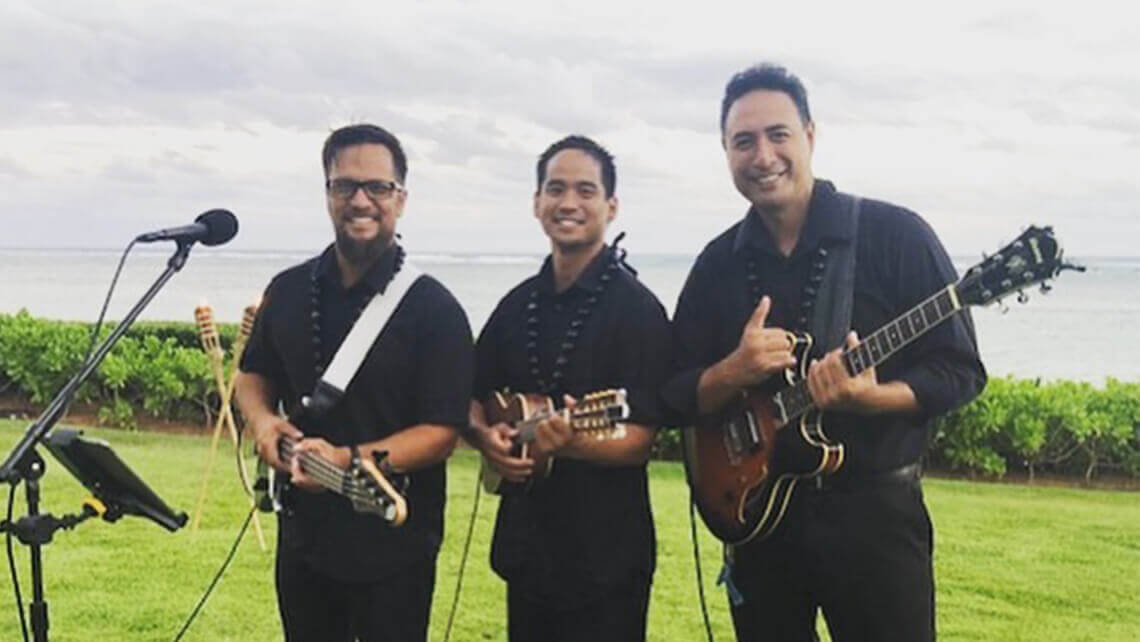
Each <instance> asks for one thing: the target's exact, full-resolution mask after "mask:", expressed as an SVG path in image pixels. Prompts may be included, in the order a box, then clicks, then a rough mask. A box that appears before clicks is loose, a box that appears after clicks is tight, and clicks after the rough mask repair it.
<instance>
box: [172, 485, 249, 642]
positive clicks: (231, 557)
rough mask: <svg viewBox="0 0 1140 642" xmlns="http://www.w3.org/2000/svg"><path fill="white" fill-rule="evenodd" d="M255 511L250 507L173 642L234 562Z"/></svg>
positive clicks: (183, 631) (184, 629)
mask: <svg viewBox="0 0 1140 642" xmlns="http://www.w3.org/2000/svg"><path fill="white" fill-rule="evenodd" d="M256 510H257V507H251V508H250V509H249V514H248V515H246V516H245V523H243V524H242V525H241V530H240V531H238V535H237V538H236V539H235V540H234V545H233V546H231V547H230V553H229V555H226V560H225V561H224V562H222V567H221V568H219V569H218V572H217V574H215V575H214V579H213V580H211V581H210V586H208V587H206V592H205V593H203V594H202V599H200V600H198V604H197V605H196V606H195V607H194V610H193V611H192V612H191V613H190V616H189V617H187V618H186V623H185V624H183V625H182V630H181V631H179V632H178V635H176V636H174V642H178V640H181V639H182V636H183V635H185V634H186V631H187V630H188V629H189V628H190V625H191V624H193V623H194V620H195V619H196V618H197V617H198V613H199V612H200V611H201V610H202V607H203V606H204V605H205V604H206V600H208V599H209V598H210V594H211V593H213V592H214V587H216V586H217V585H218V582H219V581H220V580H221V579H222V574H223V573H225V572H226V569H227V568H229V566H230V562H232V561H233V560H234V555H236V554H237V549H238V545H240V544H241V540H242V538H244V537H245V532H246V530H247V529H249V523H250V522H251V521H253V513H254V512H255V511H256Z"/></svg>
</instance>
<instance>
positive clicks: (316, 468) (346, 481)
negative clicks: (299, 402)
mask: <svg viewBox="0 0 1140 642" xmlns="http://www.w3.org/2000/svg"><path fill="white" fill-rule="evenodd" d="M296 446H297V440H295V439H293V438H292V437H287V436H284V435H282V436H281V439H280V440H279V441H278V442H277V457H278V458H279V459H280V460H281V461H282V462H283V463H286V464H289V465H292V464H293V460H294V459H298V462H299V463H300V465H301V471H302V472H304V473H305V474H306V475H308V476H309V477H311V478H312V479H313V480H315V481H316V482H317V483H319V484H320V485H321V486H322V487H324V488H326V489H328V490H331V491H333V492H334V493H337V494H338V495H344V496H345V497H351V493H352V492H353V488H352V483H351V479H350V478H349V476H348V475H347V474H345V471H344V469H342V468H340V467H339V466H337V465H336V464H334V463H332V462H331V461H329V460H327V459H325V458H324V457H321V456H320V455H317V454H315V453H311V452H307V451H306V452H301V453H297V452H296Z"/></svg>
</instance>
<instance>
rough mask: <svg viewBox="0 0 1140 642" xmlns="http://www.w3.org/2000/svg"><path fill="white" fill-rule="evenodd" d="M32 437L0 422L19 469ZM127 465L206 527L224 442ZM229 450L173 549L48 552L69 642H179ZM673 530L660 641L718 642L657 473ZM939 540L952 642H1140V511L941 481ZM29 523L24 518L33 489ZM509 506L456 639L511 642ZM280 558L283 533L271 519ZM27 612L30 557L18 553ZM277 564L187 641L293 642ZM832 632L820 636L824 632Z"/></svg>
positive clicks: (1121, 503) (136, 523)
mask: <svg viewBox="0 0 1140 642" xmlns="http://www.w3.org/2000/svg"><path fill="white" fill-rule="evenodd" d="M24 425H25V424H24V423H18V422H12V421H0V447H2V448H3V452H4V453H6V452H7V450H8V449H9V448H10V447H11V445H12V444H13V443H14V442H15V441H16V440H17V439H18V437H19V435H20V433H21V431H22V430H23V428H24ZM88 433H89V434H92V435H95V436H99V437H102V438H104V439H107V440H108V441H110V442H111V443H112V445H113V446H114V448H115V450H116V451H117V452H118V453H119V454H120V456H121V457H122V458H123V459H125V460H126V461H127V462H128V463H129V464H130V465H131V466H132V467H133V468H134V469H135V470H136V471H137V472H138V473H139V475H140V476H141V477H143V478H144V479H145V480H146V481H147V482H148V483H149V484H150V485H151V487H152V488H154V489H155V490H156V491H157V492H158V493H159V494H160V495H161V496H162V497H163V498H164V499H166V500H167V502H168V503H170V504H171V505H172V506H175V507H177V508H179V509H181V510H185V511H186V512H187V513H192V512H193V509H194V503H195V501H196V499H197V495H198V489H199V485H200V482H201V474H202V470H203V468H204V465H205V460H206V454H207V451H208V448H209V441H208V440H206V439H203V438H197V437H188V436H179V435H165V434H153V433H126V432H121V431H111V430H89V431H88ZM230 453H231V451H230V449H229V448H228V447H227V448H225V449H224V450H223V451H222V454H221V455H220V456H219V459H218V464H217V466H216V467H215V475H214V477H213V479H212V480H211V486H210V488H211V493H210V497H209V501H208V503H207V505H206V510H205V512H204V517H203V519H202V524H201V527H200V529H199V531H198V532H197V533H196V534H191V533H190V532H189V527H187V528H185V529H183V530H182V531H180V532H178V533H175V534H170V533H167V532H166V531H165V530H162V529H161V528H159V527H157V526H155V525H154V524H153V523H151V522H149V521H146V520H141V519H138V518H126V519H124V520H122V521H120V522H118V523H117V524H108V523H105V522H102V521H95V520H91V521H88V522H86V523H84V524H82V525H80V526H79V527H78V529H76V530H75V531H65V532H61V533H57V535H56V538H55V540H54V541H53V542H52V543H51V544H49V545H48V546H46V547H45V548H44V568H45V576H46V579H47V586H46V591H47V593H46V594H47V599H48V602H49V605H50V609H51V624H52V627H51V634H52V635H51V637H52V639H54V640H61V641H62V640H120V639H144V640H170V639H172V638H173V636H174V634H175V633H176V632H177V631H178V629H179V628H180V626H181V625H182V621H183V620H184V618H185V617H186V615H187V614H188V613H189V612H190V610H191V608H192V607H193V606H194V604H195V603H196V602H197V600H198V598H199V596H200V595H201V593H202V591H203V590H204V589H205V587H206V586H207V584H208V583H209V581H210V579H211V578H212V577H213V575H214V573H215V571H216V569H217V568H218V566H219V564H220V563H221V562H222V560H223V558H224V557H225V555H226V552H227V551H228V550H229V547H230V545H231V543H232V542H233V538H234V536H235V535H236V534H237V531H238V528H239V526H240V525H241V521H242V519H243V518H244V516H245V511H246V510H247V508H246V507H247V504H246V503H245V499H244V497H243V496H242V495H241V491H240V487H239V485H238V482H237V478H236V475H235V473H234V468H235V467H234V465H233V457H232V456H227V455H229V454H230ZM477 470H478V463H477V459H476V457H475V456H473V454H472V453H471V452H470V451H461V452H458V453H457V454H456V455H455V457H454V458H453V459H452V461H451V464H450V469H449V472H450V476H449V479H448V482H449V488H450V493H449V501H448V512H447V539H446V542H445V544H444V549H443V553H442V554H441V557H440V564H439V577H438V581H437V585H436V604H435V608H434V610H433V617H432V639H433V640H436V641H438V640H441V639H442V636H443V630H444V628H445V626H446V623H447V615H448V612H449V610H450V607H451V603H452V598H453V596H454V590H455V577H456V572H457V569H458V567H459V562H460V555H461V552H462V549H463V538H464V536H465V535H466V532H467V524H468V521H467V520H468V518H469V517H470V514H471V507H472V499H473V496H474V487H475V476H476V473H477ZM650 472H651V489H652V493H653V508H654V513H655V515H656V518H657V533H658V570H657V575H656V577H655V580H656V581H655V583H654V589H653V600H652V602H651V604H650V611H649V631H650V633H649V637H650V639H651V640H681V641H686V642H688V641H699V640H703V639H704V629H703V624H702V622H701V615H700V608H699V603H698V600H697V592H696V576H695V574H694V571H693V558H692V544H691V543H690V540H689V522H688V510H687V505H686V502H687V497H688V494H687V490H686V488H685V480H684V471H683V470H682V468H681V466H680V465H679V464H673V463H655V464H653V465H652V466H651V468H650ZM926 495H927V501H928V502H929V504H930V507H931V512H932V514H933V515H934V520H935V524H936V528H937V534H936V564H937V582H938V625H939V635H940V638H941V639H943V640H1001V641H1005V640H1066V641H1074V640H1097V641H1104V640H1121V641H1131V640H1137V639H1140V494H1137V493H1128V492H1110V491H1085V490H1076V489H1056V488H1037V487H1024V486H1010V485H996V484H982V483H969V482H961V481H944V480H928V481H927V482H926ZM83 496H84V493H83V489H82V488H81V487H80V486H79V485H78V484H77V483H76V482H74V481H73V480H72V479H71V478H70V476H69V475H68V474H67V473H66V471H65V470H64V469H63V468H62V466H60V465H58V464H56V463H55V461H54V460H50V459H49V462H48V475H47V477H46V478H45V483H44V489H43V498H42V502H43V505H44V508H45V509H46V510H48V511H50V512H52V513H54V514H56V515H60V514H63V513H70V512H76V511H77V510H78V508H79V502H80V501H81V500H82V498H83ZM18 498H19V499H18V500H17V503H16V515H17V516H18V515H19V514H20V513H21V512H22V511H23V509H24V502H23V489H22V488H21V490H20V492H19V493H18ZM494 512H495V499H494V498H493V497H492V498H488V497H487V496H486V495H484V496H483V497H482V499H481V502H480V506H479V514H478V521H477V523H476V528H475V536H474V540H473V541H472V544H471V553H470V557H469V559H468V562H467V572H466V577H465V578H464V586H463V591H462V595H461V601H460V607H459V611H458V613H457V615H456V618H455V630H454V631H453V632H452V639H453V640H456V641H467V640H504V639H505V638H506V636H505V633H504V626H503V621H504V607H503V597H504V590H503V585H502V583H501V582H500V581H499V580H498V579H497V578H496V577H495V576H494V575H493V574H492V573H491V571H490V569H489V567H488V565H487V557H488V546H489V543H490V539H491V528H492V525H493V521H494ZM262 523H263V525H264V526H265V527H266V531H267V532H266V535H267V538H268V539H269V541H270V542H272V541H273V520H272V519H269V518H267V516H264V515H263V516H262ZM700 531H701V542H700V544H701V552H702V558H703V560H702V561H703V570H704V575H705V582H706V590H707V591H708V598H709V609H710V615H711V617H712V623H713V631H714V634H715V635H716V639H717V640H731V639H732V636H731V626H730V624H729V619H728V612H727V607H726V605H725V601H724V598H723V596H722V593H721V592H720V591H719V590H717V589H716V588H714V586H713V583H714V579H715V577H716V574H717V571H718V570H719V562H718V555H719V549H718V547H717V545H716V543H715V541H714V540H713V538H712V537H711V536H710V535H709V534H708V533H707V532H705V531H704V529H703V527H701V529H700ZM15 552H16V561H17V566H18V569H19V572H20V577H21V587H22V588H23V590H24V596H25V600H27V599H28V595H29V593H30V591H31V585H30V572H29V570H28V555H27V549H26V548H25V547H23V546H22V545H20V544H19V543H17V544H16V550H15ZM272 566H273V556H272V553H270V552H262V551H260V550H259V549H258V546H257V543H256V540H255V539H254V537H253V533H252V530H251V532H250V533H249V534H248V535H247V536H246V539H245V540H244V542H243V543H242V545H241V549H240V551H239V553H238V556H237V558H236V560H235V562H234V564H233V566H231V568H230V570H229V571H228V572H227V574H226V575H225V577H224V578H223V580H222V582H221V583H220V585H219V586H218V589H217V591H216V592H215V593H214V595H213V596H212V597H211V599H210V601H209V602H208V603H207V605H206V607H205V609H204V610H203V612H202V614H201V616H200V617H199V618H198V620H197V622H196V623H195V624H194V626H193V628H192V629H191V630H190V632H189V634H187V636H186V638H184V639H187V640H211V641H213V640H275V639H280V633H279V629H278V622H277V611H276V606H275V602H274V595H273V585H272ZM14 610H15V604H14V599H13V597H12V590H11V580H10V577H9V575H8V571H7V570H4V571H3V573H2V576H0V613H3V615H0V639H3V640H18V639H19V631H18V623H17V619H16V614H15V612H14ZM821 626H822V625H821Z"/></svg>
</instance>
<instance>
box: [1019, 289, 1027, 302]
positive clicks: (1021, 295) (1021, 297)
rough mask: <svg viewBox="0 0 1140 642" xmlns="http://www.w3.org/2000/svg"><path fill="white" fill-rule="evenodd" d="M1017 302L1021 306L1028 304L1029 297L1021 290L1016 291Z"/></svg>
mask: <svg viewBox="0 0 1140 642" xmlns="http://www.w3.org/2000/svg"><path fill="white" fill-rule="evenodd" d="M1017 302H1018V303H1021V304H1023V305H1024V304H1026V303H1029V295H1028V294H1026V293H1025V292H1024V291H1022V290H1018V291H1017Z"/></svg>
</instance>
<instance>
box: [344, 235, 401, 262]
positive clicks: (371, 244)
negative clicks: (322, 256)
mask: <svg viewBox="0 0 1140 642" xmlns="http://www.w3.org/2000/svg"><path fill="white" fill-rule="evenodd" d="M391 244H392V237H390V236H388V237H385V236H384V235H377V236H376V238H373V239H369V240H366V241H362V240H359V239H354V238H352V237H351V236H349V235H348V232H346V231H345V230H344V228H343V227H337V228H336V249H337V250H339V251H340V254H341V256H343V257H344V260H346V261H348V263H349V264H350V265H352V266H353V267H357V268H364V267H368V266H370V265H372V264H373V263H374V262H375V261H376V259H378V258H380V256H381V255H383V254H384V251H385V250H387V249H388V246H390V245H391Z"/></svg>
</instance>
